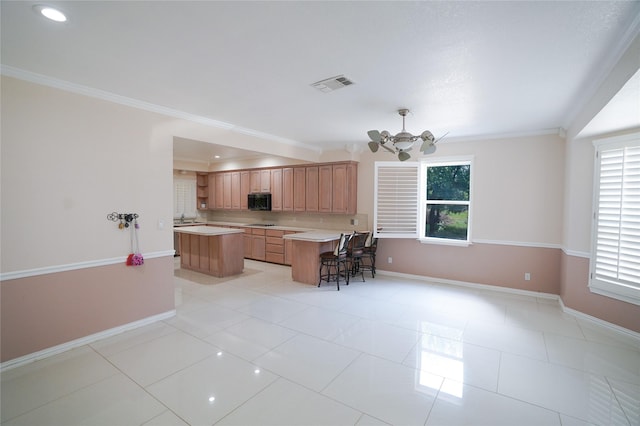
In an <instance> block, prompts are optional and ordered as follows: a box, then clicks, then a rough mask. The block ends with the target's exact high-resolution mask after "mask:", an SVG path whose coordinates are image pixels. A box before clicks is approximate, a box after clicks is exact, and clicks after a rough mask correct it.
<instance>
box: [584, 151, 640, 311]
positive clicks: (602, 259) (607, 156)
mask: <svg viewBox="0 0 640 426" xmlns="http://www.w3.org/2000/svg"><path fill="white" fill-rule="evenodd" d="M596 155H597V158H596V203H595V215H594V219H595V220H594V243H593V249H594V254H593V255H592V267H591V282H590V287H591V289H592V290H594V291H595V292H601V293H603V294H605V295H609V296H610V295H612V294H613V295H614V296H613V297H617V298H621V299H623V300H627V301H631V302H632V303H636V304H640V139H636V140H635V141H627V142H626V143H622V144H620V143H616V144H611V145H606V144H604V145H602V146H599V147H598V150H597V153H596Z"/></svg>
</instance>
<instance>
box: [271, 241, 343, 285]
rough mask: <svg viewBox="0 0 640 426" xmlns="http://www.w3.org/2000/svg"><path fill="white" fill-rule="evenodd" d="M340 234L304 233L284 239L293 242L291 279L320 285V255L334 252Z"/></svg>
mask: <svg viewBox="0 0 640 426" xmlns="http://www.w3.org/2000/svg"><path fill="white" fill-rule="evenodd" d="M340 234H341V233H340V232H338V231H334V232H331V231H325V232H319V231H316V232H302V233H298V234H288V235H285V236H284V237H283V238H284V239H288V240H291V241H292V243H293V252H292V254H291V278H292V279H293V280H294V281H297V282H301V283H306V284H318V280H319V278H320V273H319V270H320V253H323V252H325V251H332V250H334V249H335V247H336V244H337V243H338V241H339V240H340Z"/></svg>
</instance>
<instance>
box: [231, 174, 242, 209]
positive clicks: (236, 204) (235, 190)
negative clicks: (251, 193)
mask: <svg viewBox="0 0 640 426" xmlns="http://www.w3.org/2000/svg"><path fill="white" fill-rule="evenodd" d="M240 195H241V191H240V172H231V208H232V209H233V210H240V201H241V200H240Z"/></svg>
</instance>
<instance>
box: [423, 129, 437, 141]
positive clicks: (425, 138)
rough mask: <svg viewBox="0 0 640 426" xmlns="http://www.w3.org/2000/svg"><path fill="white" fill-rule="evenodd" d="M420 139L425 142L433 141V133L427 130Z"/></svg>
mask: <svg viewBox="0 0 640 426" xmlns="http://www.w3.org/2000/svg"><path fill="white" fill-rule="evenodd" d="M420 139H422V140H423V141H425V142H426V141H433V139H434V137H433V133H431V132H430V131H428V130H425V131H424V132H422V134H421V135H420Z"/></svg>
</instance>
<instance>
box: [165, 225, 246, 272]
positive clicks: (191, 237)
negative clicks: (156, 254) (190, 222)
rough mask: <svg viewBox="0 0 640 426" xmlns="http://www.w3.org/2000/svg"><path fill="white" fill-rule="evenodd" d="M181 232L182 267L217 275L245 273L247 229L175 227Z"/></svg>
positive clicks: (175, 229)
mask: <svg viewBox="0 0 640 426" xmlns="http://www.w3.org/2000/svg"><path fill="white" fill-rule="evenodd" d="M174 231H175V232H178V233H179V234H180V267H181V268H183V269H190V270H193V271H197V272H202V273H204V274H208V275H213V276H215V277H219V278H222V277H227V276H230V275H237V274H241V273H242V270H243V269H244V231H243V230H242V229H232V228H218V227H215V226H185V227H174Z"/></svg>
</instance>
